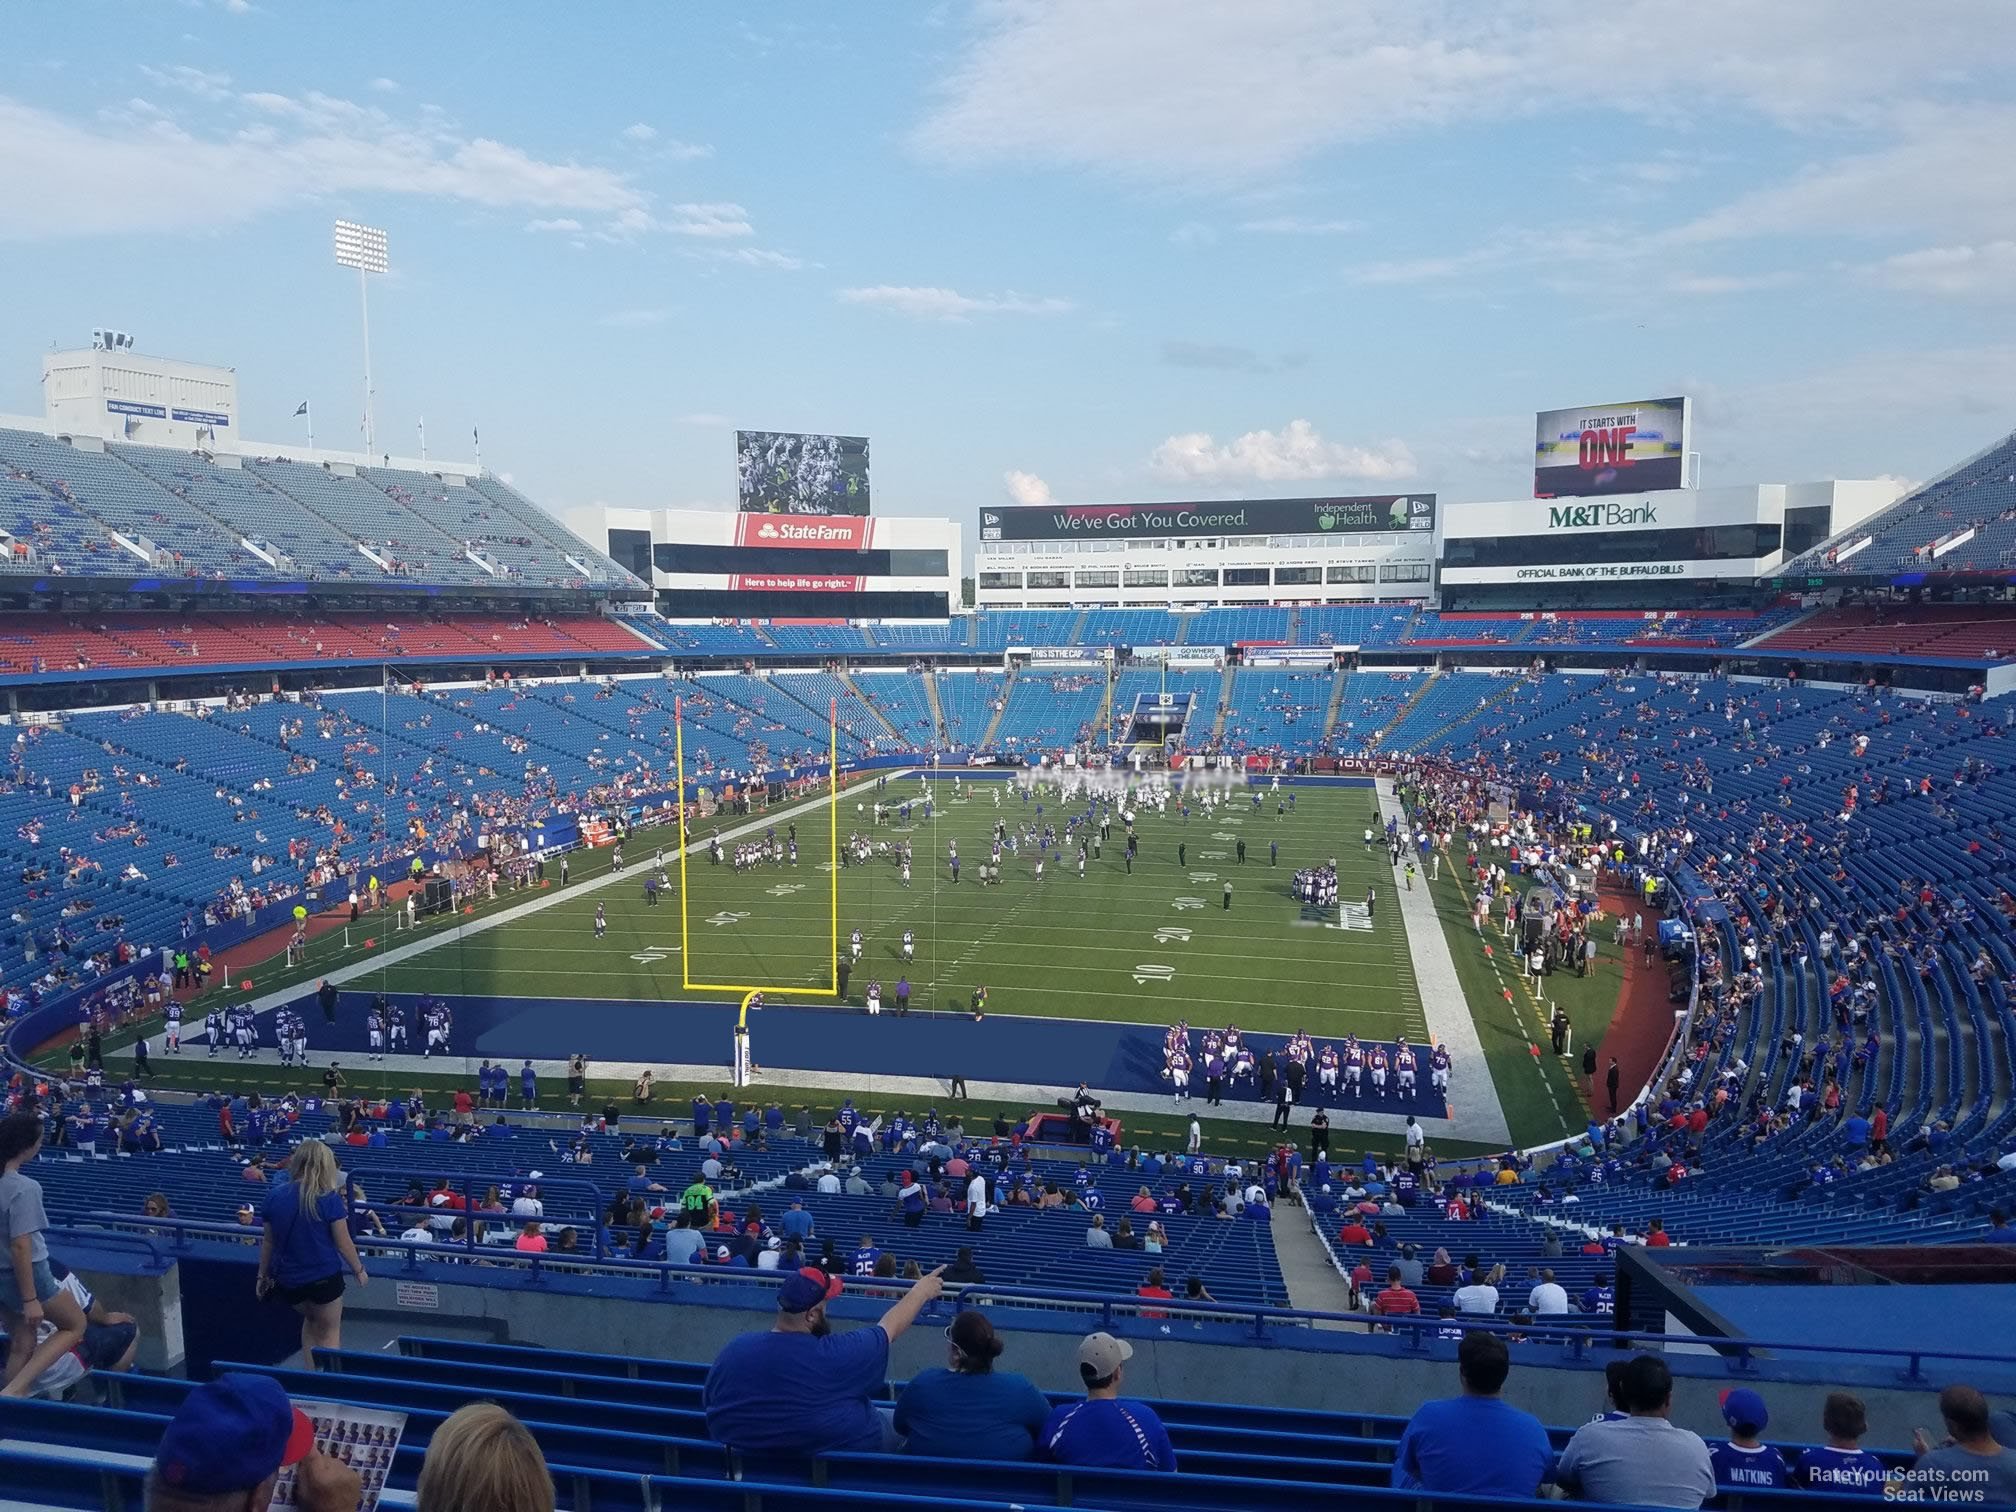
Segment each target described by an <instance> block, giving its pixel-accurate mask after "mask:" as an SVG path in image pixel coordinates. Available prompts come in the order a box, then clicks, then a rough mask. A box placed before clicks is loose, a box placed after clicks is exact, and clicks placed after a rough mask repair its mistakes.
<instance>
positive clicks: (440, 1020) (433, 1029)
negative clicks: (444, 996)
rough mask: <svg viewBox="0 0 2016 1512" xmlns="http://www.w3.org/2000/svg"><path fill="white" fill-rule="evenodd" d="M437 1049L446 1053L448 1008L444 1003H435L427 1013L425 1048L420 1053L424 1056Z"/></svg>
mask: <svg viewBox="0 0 2016 1512" xmlns="http://www.w3.org/2000/svg"><path fill="white" fill-rule="evenodd" d="M437 1050H438V1051H440V1052H441V1053H442V1054H443V1055H446V1054H447V1053H448V1009H447V1007H446V1006H445V1005H437V1006H436V1007H435V1009H434V1011H433V1012H432V1013H430V1014H428V1015H427V1048H426V1049H424V1050H422V1051H421V1052H420V1054H421V1055H422V1056H423V1057H425V1056H429V1055H432V1054H433V1053H434V1052H435V1051H437Z"/></svg>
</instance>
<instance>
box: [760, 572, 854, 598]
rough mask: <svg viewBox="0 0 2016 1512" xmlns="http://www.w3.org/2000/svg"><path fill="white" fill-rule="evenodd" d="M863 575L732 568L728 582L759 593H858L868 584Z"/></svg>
mask: <svg viewBox="0 0 2016 1512" xmlns="http://www.w3.org/2000/svg"><path fill="white" fill-rule="evenodd" d="M867 582H868V580H867V579H866V578H865V577H849V576H847V575H846V574H845V573H838V572H820V573H811V572H731V573H730V574H729V575H728V586H729V588H730V589H731V590H734V591H736V592H740V591H741V590H742V589H744V588H749V589H753V590H755V591H756V592H759V593H859V592H860V591H861V590H862V588H863V587H865V586H866V585H867Z"/></svg>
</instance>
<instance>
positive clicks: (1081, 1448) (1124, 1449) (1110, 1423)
mask: <svg viewBox="0 0 2016 1512" xmlns="http://www.w3.org/2000/svg"><path fill="white" fill-rule="evenodd" d="M1036 1442H1037V1443H1038V1445H1040V1446H1041V1448H1042V1452H1043V1457H1044V1458H1045V1459H1048V1460H1051V1461H1053V1462H1054V1463H1056V1464H1059V1465H1103V1466H1110V1467H1111V1468H1113V1469H1115V1470H1161V1471H1173V1470H1175V1468H1176V1450H1175V1448H1174V1447H1173V1446H1172V1445H1171V1444H1170V1442H1169V1430H1168V1429H1166V1428H1164V1427H1163V1426H1162V1420H1161V1419H1160V1418H1158V1417H1157V1416H1155V1413H1154V1411H1153V1410H1152V1409H1151V1408H1150V1407H1149V1406H1148V1405H1147V1404H1146V1403H1145V1402H1137V1401H1134V1400H1132V1399H1131V1398H1128V1397H1118V1398H1115V1399H1113V1400H1111V1401H1096V1402H1095V1401H1091V1400H1089V1399H1088V1400H1086V1401H1083V1402H1071V1403H1068V1404H1066V1405H1065V1406H1062V1407H1059V1408H1058V1409H1057V1410H1056V1411H1055V1412H1053V1413H1051V1414H1050V1419H1049V1421H1048V1422H1046V1423H1044V1425H1043V1431H1042V1432H1041V1433H1039V1434H1038V1435H1037V1437H1036Z"/></svg>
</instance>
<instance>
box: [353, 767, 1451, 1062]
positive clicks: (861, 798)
mask: <svg viewBox="0 0 2016 1512" xmlns="http://www.w3.org/2000/svg"><path fill="white" fill-rule="evenodd" d="M997 795H998V798H999V802H998V804H997V801H996V799H997ZM878 796H879V797H880V799H881V800H882V802H883V803H884V804H885V805H886V806H887V807H888V808H889V809H890V812H889V814H888V815H887V817H885V819H884V820H883V822H882V823H880V824H879V825H878V824H877V823H876V822H875V820H874V817H873V808H874V804H875V802H876V800H877V798H878ZM930 797H931V800H932V801H931V804H930V809H929V812H928V813H927V812H926V806H925V800H924V787H923V784H922V783H921V782H920V781H919V780H918V779H916V778H899V779H892V781H891V782H890V784H889V787H888V789H887V790H886V791H885V792H882V793H880V794H879V795H878V794H877V793H875V792H874V791H872V790H870V789H868V788H857V789H856V790H854V791H851V792H848V793H844V794H843V795H842V796H841V799H840V816H839V817H840V824H839V830H840V840H841V845H842V849H843V850H844V849H846V847H847V842H848V836H849V833H850V831H853V832H856V833H858V834H859V835H861V836H862V837H863V838H864V839H866V840H867V842H868V843H869V845H870V847H871V850H872V851H873V852H874V854H871V857H870V859H869V860H867V861H865V862H854V863H851V864H847V865H844V866H840V867H838V868H837V870H836V868H835V867H834V863H833V859H832V856H831V853H830V849H829V845H828V840H827V824H826V815H825V811H824V809H823V807H820V808H814V809H809V810H808V809H799V810H797V811H795V812H794V813H793V814H792V816H791V817H790V818H789V819H785V818H783V817H781V816H780V817H779V818H778V819H777V821H776V822H775V830H776V837H777V840H778V841H779V843H780V844H783V843H786V842H787V840H788V837H789V835H790V826H791V824H792V823H793V822H795V824H796V833H797V843H798V859H797V862H796V864H791V863H789V862H767V861H766V862H760V863H757V864H755V865H752V866H749V867H746V868H740V869H738V868H737V867H736V866H735V865H734V864H733V863H732V859H729V858H732V855H733V851H734V845H735V842H734V841H732V840H731V841H728V842H726V845H725V849H726V852H727V856H726V857H724V859H723V861H722V862H721V863H720V864H713V863H711V862H710V861H709V860H708V857H707V844H706V843H707V840H708V838H709V837H710V835H711V834H712V833H713V832H714V830H715V829H716V828H717V827H718V828H719V829H720V830H721V832H722V833H723V834H724V836H725V835H727V834H729V833H730V832H731V831H733V830H736V829H740V828H742V827H743V825H744V824H746V823H747V821H743V820H730V819H729V818H727V817H726V816H723V817H722V818H721V819H720V821H719V823H718V826H717V824H716V822H715V821H713V820H703V821H701V822H700V823H698V824H697V825H695V826H694V828H693V830H692V838H693V841H694V854H693V856H692V857H691V858H690V859H689V860H688V862H687V864H686V881H685V887H686V898H687V906H686V919H685V925H684V928H683V930H682V924H681V918H680V907H679V898H680V891H679V889H680V870H679V865H678V862H677V859H676V856H675V855H674V854H673V852H674V850H675V848H676V834H673V833H671V832H667V834H666V836H665V850H666V862H665V869H666V872H667V875H668V886H667V887H666V888H664V889H663V890H661V892H660V894H659V901H657V902H656V903H655V904H654V903H652V902H651V901H649V897H648V893H647V889H646V886H645V881H646V878H647V876H650V875H653V874H654V873H655V872H656V870H657V867H656V864H655V855H656V851H657V844H656V842H657V840H658V838H659V837H658V835H657V834H656V833H652V834H644V835H637V836H633V837H632V838H631V839H630V841H629V842H628V843H627V844H626V846H625V862H626V866H625V871H624V874H623V878H622V879H620V880H615V881H612V882H610V883H609V884H608V885H606V886H602V887H599V888H596V889H594V890H592V891H590V890H587V889H585V888H582V886H581V884H582V882H583V881H584V880H585V879H586V877H587V876H588V875H590V874H591V871H592V873H594V874H600V873H601V872H602V870H603V867H602V865H600V864H595V865H593V866H592V867H591V866H590V865H584V864H577V865H576V866H575V868H574V881H573V883H572V884H571V885H572V887H573V888H574V889H576V890H578V894H579V895H578V896H575V897H571V898H562V899H558V900H554V901H553V902H552V903H551V905H550V906H547V907H544V908H541V909H539V910H538V911H536V912H533V913H530V914H527V915H524V916H522V917H519V918H515V919H512V920H510V921H508V922H505V923H503V924H501V925H499V926H498V927H495V928H491V929H486V930H483V931H481V932H469V933H464V932H462V931H457V930H452V929H450V930H443V931H441V932H440V938H439V941H438V943H437V944H435V945H434V946H433V947H432V948H430V949H427V950H425V951H423V952H420V953H419V954H417V955H413V956H410V957H408V958H407V959H405V960H403V961H400V962H398V963H396V964H393V965H390V966H388V967H387V968H385V969H384V970H383V971H382V972H378V973H372V974H371V977H370V981H371V985H373V986H374V987H382V990H385V991H388V992H394V993H402V992H404V993H419V992H434V993H438V994H442V995H444V996H449V997H455V996H470V995H480V996H491V997H539V998H546V999H558V1000H564V999H570V998H571V999H604V1000H607V999H626V1000H660V1001H665V1000H676V999H682V998H690V999H710V1000H711V999H719V998H721V997H723V996H724V993H723V992H722V991H720V990H718V989H715V988H703V987H698V986H696V987H695V988H694V989H692V990H688V989H687V988H686V987H684V986H683V985H682V984H683V983H684V982H685V981H687V980H689V979H690V980H691V981H693V982H694V983H696V984H698V983H709V984H727V985H732V986H739V987H750V988H757V987H776V986H795V987H826V986H830V985H831V983H832V981H833V976H834V973H833V958H832V954H831V945H832V939H833V929H834V913H835V907H834V900H833V895H832V889H833V887H834V886H835V884H836V882H837V886H838V906H837V915H838V934H839V942H840V951H841V954H842V955H848V954H849V953H850V943H849V942H850V938H851V935H852V934H853V932H854V931H855V930H857V929H858V930H859V931H860V932H861V936H862V951H861V958H860V961H859V963H858V964H854V965H852V967H851V971H850V981H849V983H848V999H849V1001H851V1002H853V1003H855V1004H857V1005H858V1004H860V1003H862V1002H863V1001H864V997H865V992H866V989H867V987H868V985H869V984H870V983H871V982H879V983H880V984H881V987H882V995H883V999H884V1002H885V1004H893V1000H894V994H895V986H896V983H897V980H898V979H899V978H903V977H907V979H908V981H909V984H910V994H911V995H910V1004H911V1011H912V1012H921V1011H925V1010H936V1011H948V1012H963V1011H965V1010H966V1009H967V1006H968V1004H969V1002H970V999H971V995H972V993H973V990H974V989H975V988H976V987H977V986H981V985H985V986H986V988H987V989H988V998H987V1008H988V1012H989V1013H1009V1014H1027V1015H1040V1016H1045V1017H1051V1018H1084V1019H1106V1020H1116V1021H1124V1022H1133V1023H1153V1024H1166V1023H1173V1022H1174V1021H1175V1020H1176V1019H1178V1018H1183V1019H1187V1020H1188V1021H1189V1022H1190V1023H1191V1024H1193V1025H1195V1026H1199V1027H1203V1026H1206V1025H1212V1026H1222V1025H1224V1024H1227V1023H1236V1024H1238V1025H1240V1026H1241V1027H1242V1028H1250V1029H1255V1030H1261V1031H1273V1032H1282V1033H1286V1032H1292V1031H1294V1030H1296V1029H1306V1030H1307V1031H1308V1032H1309V1033H1310V1034H1311V1035H1313V1036H1315V1037H1316V1038H1317V1039H1318V1040H1319V1041H1320V1040H1323V1039H1329V1038H1341V1037H1342V1036H1343V1035H1344V1034H1346V1033H1357V1034H1359V1035H1360V1036H1363V1037H1365V1038H1368V1039H1370V1038H1377V1039H1387V1040H1390V1039H1392V1038H1394V1037H1395V1036H1396V1035H1405V1036H1407V1037H1408V1038H1409V1039H1412V1040H1416V1041H1419V1040H1421V1039H1423V1038H1425V1037H1426V1034H1427V1025H1426V1022H1425V1021H1424V1019H1423V1017H1422V1011H1421V1002H1420V997H1419V993H1418V991H1417V989H1416V986H1415V981H1414V973H1413V970H1412V967H1411V964H1410V962H1409V958H1408V953H1407V945H1406V939H1405V935H1404V932H1403V930H1402V927H1401V924H1400V921H1399V918H1398V913H1397V910H1396V909H1395V908H1393V907H1392V906H1390V903H1391V900H1390V898H1386V899H1383V900H1382V905H1381V906H1377V907H1375V908H1374V909H1373V911H1372V913H1371V916H1370V917H1369V918H1368V917H1365V916H1364V910H1363V908H1362V904H1363V901H1364V898H1365V893H1366V889H1367V888H1368V887H1369V886H1374V885H1376V886H1377V887H1378V888H1379V889H1380V890H1381V892H1382V893H1388V892H1390V890H1391V888H1392V886H1393V883H1392V881H1391V876H1392V874H1391V871H1390V869H1389V868H1388V867H1387V866H1386V864H1385V861H1384V858H1383V856H1376V855H1374V854H1371V853H1368V852H1367V851H1366V849H1365V846H1364V842H1363V831H1364V829H1365V827H1366V825H1367V824H1368V823H1371V822H1372V816H1373V812H1374V803H1373V796H1372V792H1371V790H1370V789H1369V788H1367V789H1337V790H1315V789H1300V790H1295V792H1294V797H1293V804H1292V807H1291V806H1290V800H1289V795H1288V791H1287V790H1284V791H1283V792H1282V793H1280V794H1267V793H1262V794H1261V802H1260V804H1259V805H1258V806H1257V807H1256V806H1255V805H1254V803H1253V802H1252V800H1251V797H1250V796H1249V795H1248V794H1247V793H1246V792H1245V791H1244V790H1233V791H1231V792H1229V793H1227V794H1226V795H1225V798H1224V801H1223V802H1222V803H1220V804H1219V805H1217V806H1216V807H1215V808H1214V809H1211V810H1209V811H1207V810H1206V809H1205V808H1204V807H1203V805H1202V804H1201V802H1200V801H1198V800H1197V799H1195V798H1193V800H1192V802H1191V806H1190V814H1189V816H1188V818H1185V817H1184V816H1183V814H1182V811H1181V805H1180V803H1177V802H1172V803H1171V804H1170V805H1169V806H1168V807H1167V809H1166V810H1165V811H1163V812H1159V813H1158V812H1157V811H1156V810H1155V809H1154V808H1152V807H1144V808H1141V809H1137V810H1135V833H1136V836H1137V838H1138V851H1137V854H1136V856H1135V858H1134V861H1133V865H1132V867H1131V868H1130V867H1129V865H1128V863H1127V860H1126V858H1125V850H1126V843H1125V833H1126V827H1125V824H1124V821H1123V820H1122V819H1121V818H1120V817H1119V816H1118V815H1117V814H1116V815H1115V816H1114V817H1113V819H1112V822H1111V831H1110V836H1109V838H1107V839H1105V840H1104V841H1103V843H1101V844H1100V845H1099V846H1098V854H1097V855H1096V856H1092V855H1088V856H1087V858H1086V862H1085V867H1084V873H1083V875H1082V876H1081V875H1080V874H1079V868H1078V858H1077V850H1078V842H1079V840H1080V839H1081V838H1089V836H1090V834H1091V831H1092V825H1091V824H1090V821H1089V820H1088V821H1082V822H1081V824H1080V826H1079V829H1078V830H1077V831H1076V832H1074V833H1071V834H1069V835H1068V836H1067V833H1066V827H1067V824H1068V822H1069V821H1070V819H1072V818H1073V817H1075V816H1082V815H1085V814H1087V813H1088V805H1087V803H1086V801H1085V800H1084V799H1082V798H1080V799H1077V800H1064V799H1060V797H1059V796H1058V794H1057V791H1056V789H1055V788H1054V787H1041V786H1039V787H1038V788H1037V789H1036V790H1034V791H1030V792H1028V793H1027V794H1026V796H1025V794H1024V792H1023V790H1021V789H1020V788H1017V787H1015V786H1012V785H1011V784H1009V783H1007V782H1004V781H1002V780H1000V779H994V780H982V781H978V782H971V783H966V784H964V785H963V789H962V791H961V792H960V794H959V795H958V796H954V795H953V792H952V784H951V782H950V781H947V780H941V781H938V782H935V783H933V784H932V792H931V794H930ZM905 802H908V804H909V805H910V807H909V814H908V817H907V819H906V818H904V817H903V812H902V805H903V804H904V803H905ZM997 823H1003V824H1006V825H1007V826H1008V827H1009V829H1010V831H1011V833H1013V834H1015V835H1016V837H1017V840H1018V844H1017V846H1016V848H1015V850H1014V851H1013V852H1012V853H1011V852H1009V851H1006V850H1005V849H1004V852H1003V856H1002V865H1001V868H1000V873H1001V880H1000V881H999V882H998V883H994V884H989V885H984V886H983V885H982V884H981V882H980V881H979V869H980V865H981V863H982V862H983V861H984V860H986V859H987V858H988V855H989V852H990V848H991V844H992V837H993V833H994V829H995V826H996V825H997ZM1052 826H1054V828H1055V829H1056V831H1057V838H1056V841H1055V843H1054V844H1052V845H1050V846H1048V847H1045V846H1042V845H1040V844H1038V845H1034V846H1032V845H1030V844H1029V843H1027V841H1026V840H1025V839H1024V838H1023V836H1024V835H1025V834H1026V832H1027V829H1028V828H1029V827H1034V829H1035V830H1036V831H1037V833H1038V835H1039V837H1040V835H1041V833H1042V832H1043V830H1044V829H1045V828H1047V827H1052ZM769 827H770V826H769V825H768V824H767V823H766V824H764V825H763V826H762V828H769ZM759 833H760V831H759ZM744 838H745V839H746V838H748V837H746V836H745V837H744ZM1242 842H1243V844H1244V849H1245V857H1244V860H1243V862H1242V860H1241V859H1240V847H1241V843H1242ZM906 843H907V844H908V845H909V847H910V849H911V854H912V863H911V869H910V880H909V881H908V882H907V883H906V882H905V881H904V880H903V877H902V869H901V863H900V861H899V860H898V859H897V857H898V854H899V851H900V847H901V846H903V845H904V844H906ZM955 846H956V848H957V851H958V855H959V859H960V869H959V880H958V881H956V882H955V881H954V880H953V875H952V868H951V864H950V856H951V853H952V850H953V848H954V847H955ZM1333 858H1334V859H1335V860H1336V862H1337V865H1338V870H1339V893H1340V896H1341V898H1342V900H1343V901H1345V902H1346V903H1348V904H1351V905H1353V906H1352V907H1349V908H1346V909H1344V910H1341V911H1340V910H1339V909H1337V908H1334V907H1333V908H1331V909H1328V910H1324V911H1322V913H1321V915H1320V916H1316V915H1315V911H1305V909H1304V908H1303V907H1302V905H1300V904H1299V903H1297V901H1296V900H1295V898H1294V896H1293V894H1292V881H1293V876H1294V872H1295V870H1296V868H1297V867H1298V866H1310V865H1315V864H1319V863H1323V862H1327V861H1329V860H1331V859H1333ZM585 859H587V858H577V863H578V862H579V861H581V860H585ZM606 859H607V853H606V852H604V853H602V854H601V855H600V856H599V857H596V858H594V860H595V861H596V862H602V861H606ZM1039 859H1040V863H1041V873H1042V874H1041V876H1040V878H1039V876H1038V865H1039ZM550 873H551V868H549V874H550ZM1227 882H1230V883H1231V884H1232V897H1231V907H1230V908H1229V909H1228V908H1227V907H1226V906H1225V891H1224V889H1225V884H1226V883H1227ZM598 905H599V906H600V908H601V909H602V911H603V914H604V917H605V919H606V932H605V933H604V934H603V935H602V936H601V937H599V938H598V936H597V934H596V930H595V913H596V909H597V907H598ZM1340 912H1341V913H1342V914H1343V915H1345V916H1346V917H1344V918H1343V919H1342V920H1341V921H1340ZM906 931H908V932H909V933H910V934H911V936H912V941H913V954H912V957H911V958H910V959H908V960H906V959H905V958H904V956H903V953H902V949H901V945H902V938H903V935H904V933H905V932H906ZM682 936H683V938H682ZM399 939H400V937H397V936H394V937H391V939H390V940H388V941H387V942H383V943H391V942H393V941H397V940H399ZM350 959H353V960H354V959H357V957H356V956H355V955H352V956H351V957H350ZM682 966H683V968H684V969H683V970H682ZM353 985H359V986H361V985H363V983H361V982H358V983H354V984H353ZM813 1001H816V999H815V1000H813Z"/></svg>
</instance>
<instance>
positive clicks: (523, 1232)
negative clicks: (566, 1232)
mask: <svg viewBox="0 0 2016 1512" xmlns="http://www.w3.org/2000/svg"><path fill="white" fill-rule="evenodd" d="M511 1247H512V1248H513V1249H515V1250H517V1251H518V1252H519V1253H521V1254H526V1255H543V1254H545V1253H546V1231H545V1230H544V1229H542V1228H541V1227H540V1226H539V1221H538V1220H537V1219H536V1218H535V1219H530V1220H528V1221H527V1222H526V1224H525V1226H524V1227H523V1228H521V1229H520V1230H519V1231H518V1237H517V1238H516V1239H514V1240H512V1241H511Z"/></svg>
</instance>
